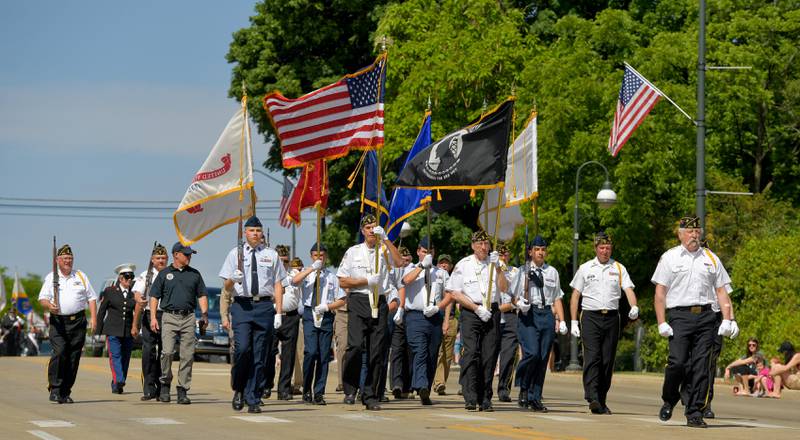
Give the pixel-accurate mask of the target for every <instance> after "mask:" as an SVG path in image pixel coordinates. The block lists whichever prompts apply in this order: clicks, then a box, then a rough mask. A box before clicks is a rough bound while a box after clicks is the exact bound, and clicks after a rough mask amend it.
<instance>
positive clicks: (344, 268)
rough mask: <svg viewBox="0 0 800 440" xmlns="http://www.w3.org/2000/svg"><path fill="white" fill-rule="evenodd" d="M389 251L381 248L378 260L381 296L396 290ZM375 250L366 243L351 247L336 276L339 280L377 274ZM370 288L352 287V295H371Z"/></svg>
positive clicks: (379, 291)
mask: <svg viewBox="0 0 800 440" xmlns="http://www.w3.org/2000/svg"><path fill="white" fill-rule="evenodd" d="M387 252H388V251H387V250H386V248H385V247H384V246H381V255H380V258H379V259H378V272H377V273H379V274H380V275H381V279H380V283H379V286H380V287H379V289H378V293H379V294H380V295H387V294H388V293H389V291H391V290H392V289H395V290H396V288H395V286H392V284H393V283H394V281H393V279H394V277H392V276H390V271H391V269H392V265H391V264H390V263H389V260H388V256H387ZM375 273H376V272H375V248H372V249H370V248H368V247H367V245H366V243H360V244H357V245H355V246H351V247H350V249H348V250H347V252H345V254H344V257H343V258H342V264H340V265H339V269H338V270H337V271H336V276H337V277H339V278H356V279H357V278H368V277H369V276H371V275H373V274H375ZM370 293H371V292H370V288H369V286H367V285H363V286H359V287H351V288H350V294H351V295H353V294H365V295H366V294H370Z"/></svg>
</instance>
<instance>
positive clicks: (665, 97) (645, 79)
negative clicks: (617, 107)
mask: <svg viewBox="0 0 800 440" xmlns="http://www.w3.org/2000/svg"><path fill="white" fill-rule="evenodd" d="M624 64H625V67H627V68H628V69H631V70H632V71H633V73H635V74H636V75H637V76H638V77H639V79H641V80H642V81H644V82H645V83H646V84H647V85H648V86H650V87H652V88H653V89H655V91H656V92H658V93H659V94H660V95H661V96H663V97H664V99H666V100H667V101H669V103H670V104H672V105H674V106H675V108H677V109H678V110H680V112H681V113H683V116H686V118H687V119H689V120H690V121H692V123H693V124H694V125H697V121H695V120H694V118H692V117H691V116H689V114H688V113H686V112H685V111H683V109H682V108H681V107H680V106H679V105H678V104H675V101H673V100H672V99H670V97H669V96H667V94H666V93H664V92H662V91H661V90H660V89H659V88H658V87H656V86H654V85H653V83H651V82H650V81H648V80H647V78H645V77H644V75H642V74H641V73H639V72H638V71H637V70H636V69H634V68H633V67H631V65H630V64H628V63H627V62H624Z"/></svg>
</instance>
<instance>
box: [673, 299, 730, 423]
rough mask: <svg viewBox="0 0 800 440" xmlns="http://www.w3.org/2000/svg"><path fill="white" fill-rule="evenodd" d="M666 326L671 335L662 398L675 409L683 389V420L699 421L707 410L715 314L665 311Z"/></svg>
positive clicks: (705, 311) (715, 326) (708, 312)
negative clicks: (682, 388)
mask: <svg viewBox="0 0 800 440" xmlns="http://www.w3.org/2000/svg"><path fill="white" fill-rule="evenodd" d="M667 322H668V323H669V325H670V326H671V327H672V331H673V335H672V336H670V338H669V358H668V360H667V368H666V369H665V371H664V386H663V388H662V391H661V398H662V399H663V400H664V402H666V403H669V404H670V405H673V406H675V405H676V404H677V403H678V401H679V400H681V392H680V389H681V385H683V386H684V387H685V394H686V396H685V402H684V413H685V414H686V417H687V418H688V417H702V415H703V411H704V410H705V409H706V407H707V406H708V392H709V382H708V379H709V367H710V365H711V357H712V351H713V345H714V339H715V337H716V334H715V330H716V328H717V317H716V314H715V313H714V312H713V311H711V310H710V309H708V310H704V311H700V312H699V313H693V312H692V311H691V310H677V309H670V310H667ZM684 382H685V383H684Z"/></svg>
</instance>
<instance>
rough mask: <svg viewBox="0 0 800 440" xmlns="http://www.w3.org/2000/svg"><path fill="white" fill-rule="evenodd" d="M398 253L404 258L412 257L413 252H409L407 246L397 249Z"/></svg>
mask: <svg viewBox="0 0 800 440" xmlns="http://www.w3.org/2000/svg"><path fill="white" fill-rule="evenodd" d="M397 251H398V252H400V255H402V256H404V257H408V256H409V255H411V252H409V250H408V248H407V247H405V246H400V247H399V248H397Z"/></svg>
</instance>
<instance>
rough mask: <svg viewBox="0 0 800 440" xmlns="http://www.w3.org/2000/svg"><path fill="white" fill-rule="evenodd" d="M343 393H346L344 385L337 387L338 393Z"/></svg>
mask: <svg viewBox="0 0 800 440" xmlns="http://www.w3.org/2000/svg"><path fill="white" fill-rule="evenodd" d="M342 391H344V387H343V386H342V385H336V392H337V393H341V392H342Z"/></svg>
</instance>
